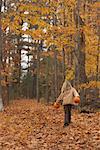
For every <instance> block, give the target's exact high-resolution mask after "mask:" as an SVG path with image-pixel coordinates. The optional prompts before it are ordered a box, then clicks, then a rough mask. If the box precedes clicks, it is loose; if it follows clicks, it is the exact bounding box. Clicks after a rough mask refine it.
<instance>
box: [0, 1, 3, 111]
mask: <svg viewBox="0 0 100 150" xmlns="http://www.w3.org/2000/svg"><path fill="white" fill-rule="evenodd" d="M1 8H2V0H0V111H1V110H2V108H3V100H2V94H1V93H2V85H1V70H2V23H1V19H2V16H1Z"/></svg>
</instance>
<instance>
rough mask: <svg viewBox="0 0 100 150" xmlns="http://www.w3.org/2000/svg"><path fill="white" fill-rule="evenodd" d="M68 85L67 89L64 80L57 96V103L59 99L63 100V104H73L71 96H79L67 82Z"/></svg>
mask: <svg viewBox="0 0 100 150" xmlns="http://www.w3.org/2000/svg"><path fill="white" fill-rule="evenodd" d="M68 84H69V85H67V86H69V89H68V87H66V82H64V84H63V86H62V89H61V94H60V95H59V97H58V98H57V101H56V102H57V103H59V102H60V101H62V100H63V103H62V104H63V105H66V104H74V101H73V98H74V97H76V96H79V94H78V92H77V91H76V89H75V88H73V87H72V86H71V84H70V83H68Z"/></svg>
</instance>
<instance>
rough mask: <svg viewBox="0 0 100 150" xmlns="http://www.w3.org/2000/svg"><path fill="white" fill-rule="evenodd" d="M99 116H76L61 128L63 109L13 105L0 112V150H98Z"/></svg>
mask: <svg viewBox="0 0 100 150" xmlns="http://www.w3.org/2000/svg"><path fill="white" fill-rule="evenodd" d="M99 117H100V113H99V112H98V113H95V114H94V113H91V114H79V113H78V112H76V111H74V112H73V115H72V123H71V124H70V126H68V127H67V128H63V109H62V108H60V109H59V110H55V109H54V108H53V106H46V105H43V104H36V103H35V102H33V101H31V100H21V101H15V102H14V103H13V104H11V105H10V106H9V107H7V108H6V109H5V111H4V112H0V150H99V149H100V139H99V137H100V130H99V127H100V120H99Z"/></svg>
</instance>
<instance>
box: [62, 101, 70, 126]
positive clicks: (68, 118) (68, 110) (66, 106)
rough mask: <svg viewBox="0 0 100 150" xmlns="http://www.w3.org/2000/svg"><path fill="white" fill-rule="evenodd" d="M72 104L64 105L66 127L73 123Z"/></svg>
mask: <svg viewBox="0 0 100 150" xmlns="http://www.w3.org/2000/svg"><path fill="white" fill-rule="evenodd" d="M71 108H72V105H71V104H67V105H64V115H65V116H64V125H69V123H70V122H71Z"/></svg>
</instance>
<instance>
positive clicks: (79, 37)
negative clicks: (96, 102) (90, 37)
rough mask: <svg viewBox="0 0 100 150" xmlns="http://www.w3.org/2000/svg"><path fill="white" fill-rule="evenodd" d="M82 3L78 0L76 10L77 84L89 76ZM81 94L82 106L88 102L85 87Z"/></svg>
mask: <svg viewBox="0 0 100 150" xmlns="http://www.w3.org/2000/svg"><path fill="white" fill-rule="evenodd" d="M79 7H80V3H79V0H78V1H77V9H76V12H75V23H76V27H77V29H78V32H77V34H76V39H75V42H76V48H75V51H74V56H75V83H76V85H77V86H79V85H80V84H83V83H86V82H87V76H86V72H85V35H84V33H83V31H82V30H81V27H83V26H84V22H83V21H82V19H81V17H80V14H79ZM80 96H81V106H82V105H84V103H85V102H86V93H85V90H84V89H81V91H80Z"/></svg>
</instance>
